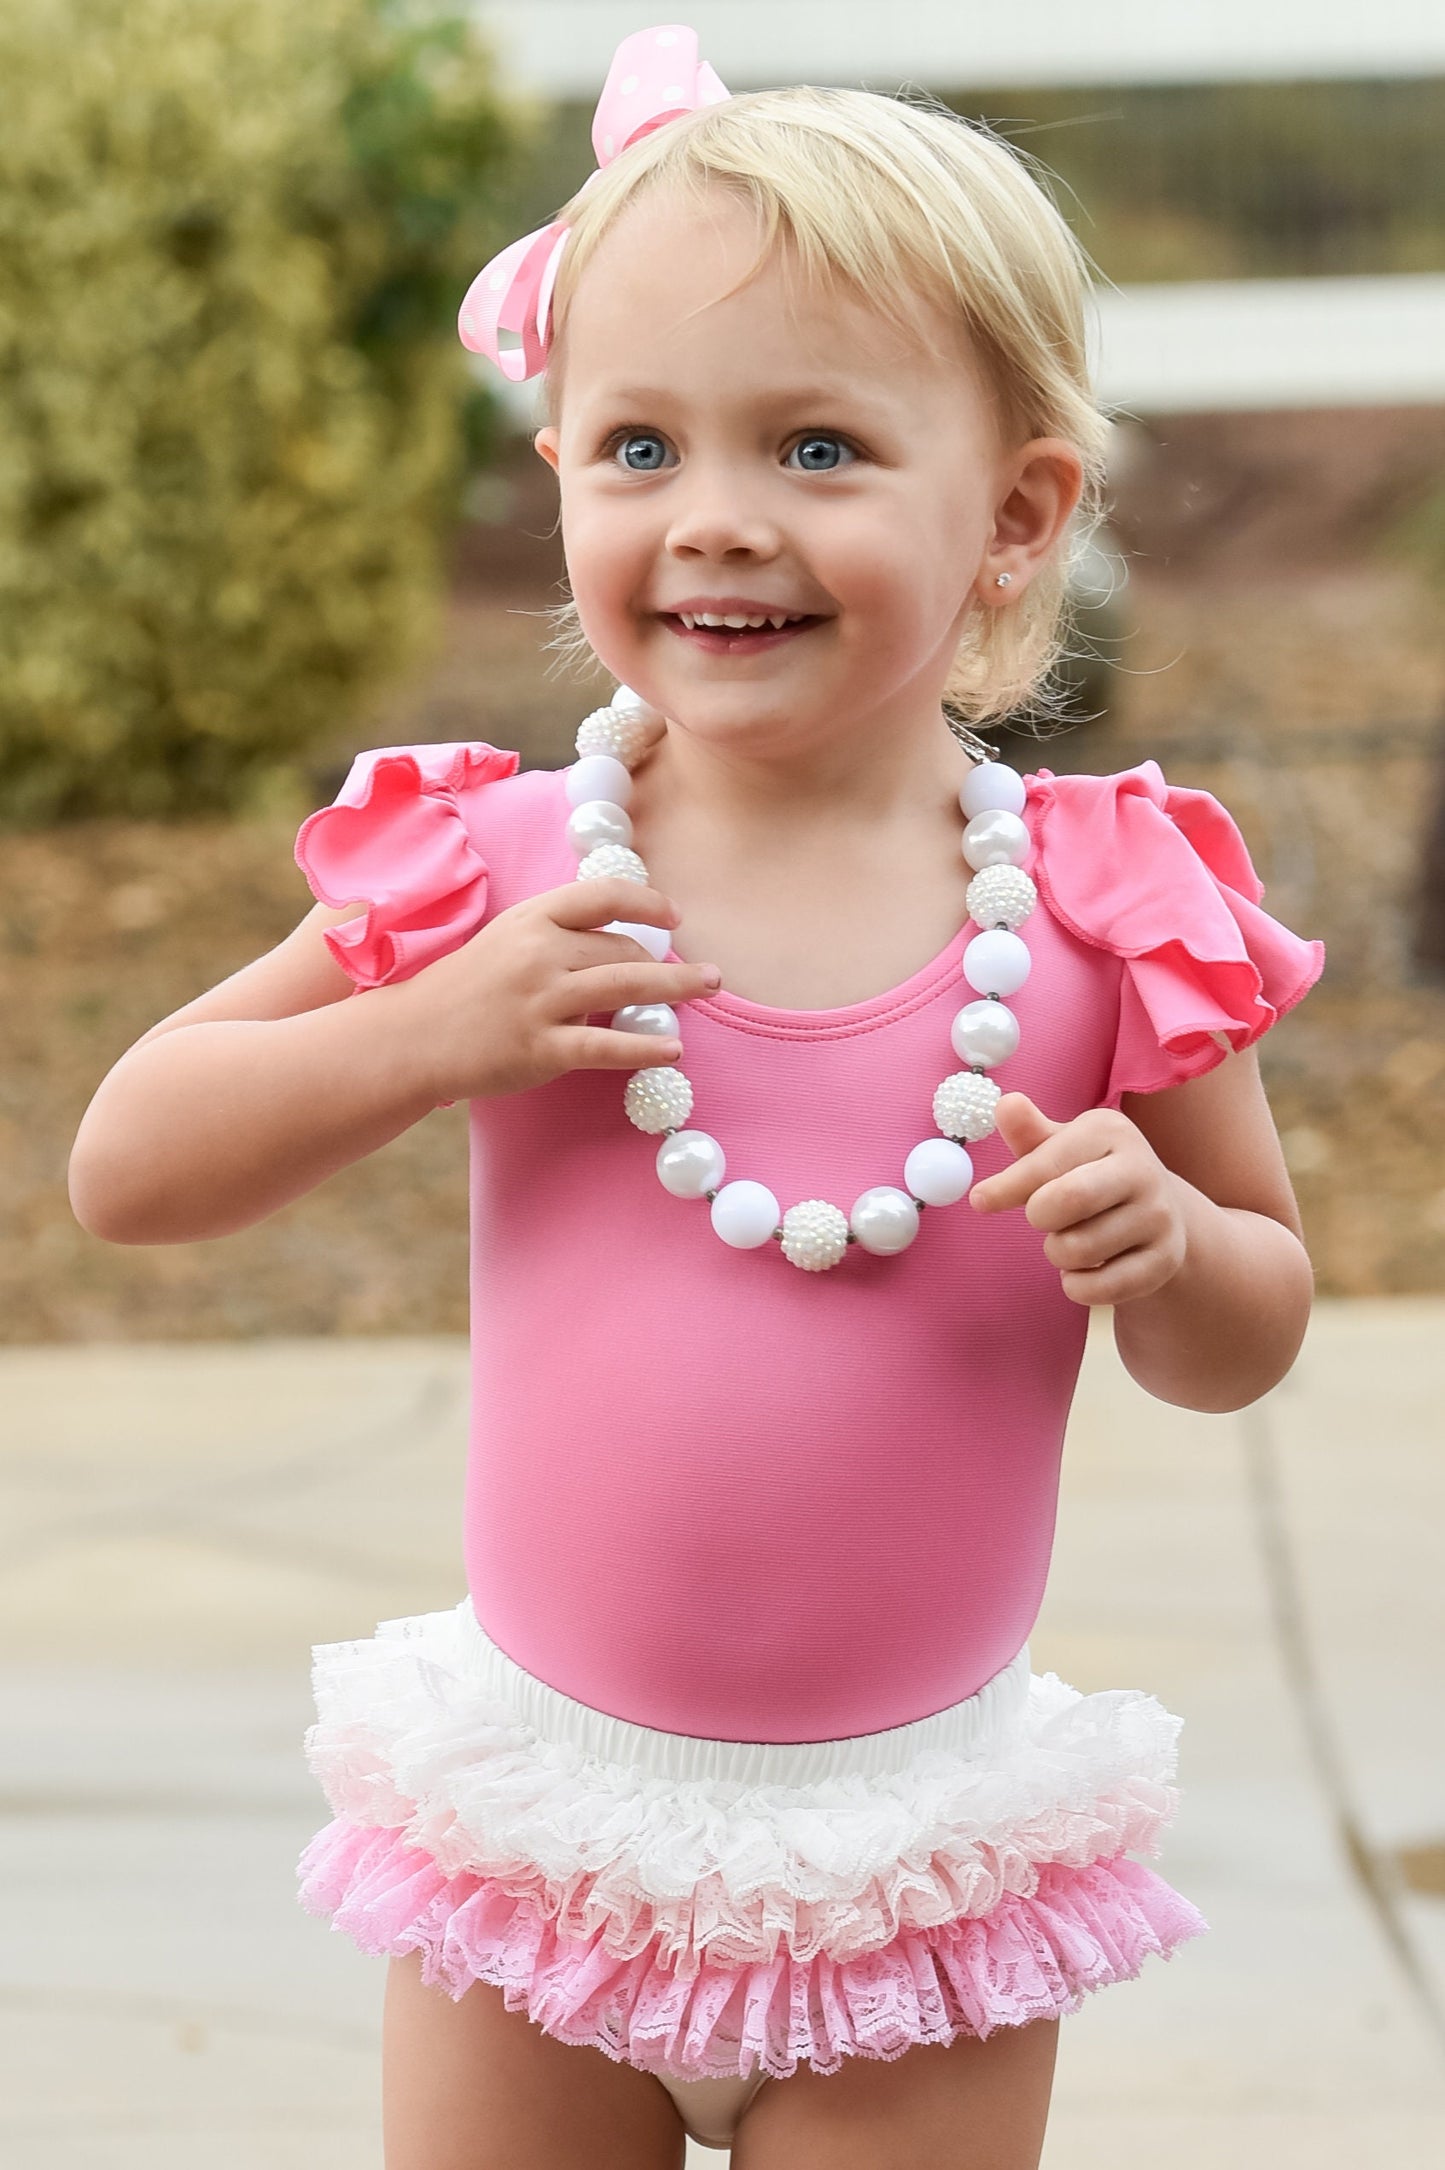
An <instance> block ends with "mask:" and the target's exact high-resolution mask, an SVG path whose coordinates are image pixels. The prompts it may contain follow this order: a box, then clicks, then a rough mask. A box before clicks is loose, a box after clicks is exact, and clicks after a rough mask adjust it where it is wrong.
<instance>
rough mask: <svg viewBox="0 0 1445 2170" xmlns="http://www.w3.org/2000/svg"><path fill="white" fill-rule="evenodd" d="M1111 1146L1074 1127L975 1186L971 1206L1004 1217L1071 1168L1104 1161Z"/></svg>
mask: <svg viewBox="0 0 1445 2170" xmlns="http://www.w3.org/2000/svg"><path fill="white" fill-rule="evenodd" d="M1108 1150H1109V1148H1108V1146H1107V1145H1105V1144H1102V1143H1101V1142H1100V1141H1099V1140H1098V1139H1097V1138H1090V1137H1089V1136H1088V1135H1087V1134H1086V1133H1083V1132H1080V1131H1078V1130H1076V1129H1074V1128H1073V1127H1072V1126H1070V1128H1069V1129H1067V1130H1060V1131H1057V1132H1056V1133H1055V1135H1054V1136H1053V1137H1052V1138H1045V1140H1044V1142H1043V1144H1042V1145H1036V1146H1035V1147H1034V1149H1033V1151H1032V1152H1031V1153H1024V1154H1023V1155H1022V1156H1021V1157H1020V1158H1019V1159H1018V1160H1016V1161H1014V1163H1013V1164H1012V1166H1011V1167H1008V1168H1000V1169H999V1170H998V1172H997V1174H995V1175H991V1176H988V1177H986V1178H985V1180H984V1181H983V1182H982V1183H975V1184H974V1186H973V1189H972V1190H971V1191H970V1192H969V1194H968V1199H969V1204H970V1205H971V1206H973V1208H974V1209H975V1211H976V1212H979V1213H1004V1212H1007V1211H1008V1209H1009V1208H1010V1207H1011V1206H1022V1205H1027V1204H1028V1202H1029V1200H1030V1198H1032V1197H1033V1195H1034V1192H1035V1191H1037V1190H1041V1189H1042V1188H1043V1186H1044V1184H1045V1183H1051V1182H1053V1181H1054V1180H1055V1178H1056V1177H1058V1176H1061V1175H1066V1174H1067V1173H1068V1171H1069V1170H1070V1169H1071V1168H1077V1167H1083V1166H1084V1165H1085V1164H1086V1163H1088V1162H1091V1161H1095V1160H1102V1159H1103V1158H1104V1157H1105V1155H1106V1154H1107V1153H1108Z"/></svg>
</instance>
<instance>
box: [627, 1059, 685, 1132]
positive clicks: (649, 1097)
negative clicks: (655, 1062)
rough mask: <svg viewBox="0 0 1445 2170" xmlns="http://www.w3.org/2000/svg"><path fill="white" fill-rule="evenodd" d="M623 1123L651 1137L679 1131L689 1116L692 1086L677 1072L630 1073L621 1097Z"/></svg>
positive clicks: (636, 1071) (666, 1070)
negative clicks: (625, 1117) (649, 1133)
mask: <svg viewBox="0 0 1445 2170" xmlns="http://www.w3.org/2000/svg"><path fill="white" fill-rule="evenodd" d="M623 1105H624V1106H625V1108H626V1109H627V1120H628V1121H629V1122H630V1123H636V1125H637V1127H638V1129H639V1130H646V1131H649V1132H651V1133H652V1134H653V1135H654V1136H655V1135H656V1133H657V1132H658V1131H660V1130H681V1128H682V1126H683V1124H684V1123H685V1122H686V1121H687V1119H688V1117H689V1115H691V1113H692V1084H691V1081H690V1080H689V1079H688V1078H686V1077H684V1076H683V1074H682V1072H681V1070H671V1069H664V1068H659V1069H656V1070H634V1071H633V1073H632V1075H631V1077H630V1078H629V1079H628V1080H627V1091H626V1093H625V1094H624V1095H623Z"/></svg>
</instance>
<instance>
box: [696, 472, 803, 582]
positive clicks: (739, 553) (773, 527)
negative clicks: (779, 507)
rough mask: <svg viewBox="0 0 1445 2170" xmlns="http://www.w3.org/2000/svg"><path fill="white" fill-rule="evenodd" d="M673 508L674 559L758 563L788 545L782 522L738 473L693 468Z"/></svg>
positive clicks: (772, 556) (773, 555)
mask: <svg viewBox="0 0 1445 2170" xmlns="http://www.w3.org/2000/svg"><path fill="white" fill-rule="evenodd" d="M671 509H672V517H671V519H670V521H669V523H668V530H667V548H668V550H669V552H670V553H671V554H672V556H674V557H678V558H709V559H713V560H715V561H717V562H719V563H721V562H724V561H726V560H728V559H731V560H733V561H734V562H736V561H737V560H739V559H745V560H749V561H751V562H754V563H758V562H764V561H766V560H767V559H769V558H774V557H776V556H777V554H778V552H779V550H780V549H781V547H782V537H781V535H780V534H779V531H778V526H777V522H776V521H775V520H774V519H773V518H772V517H771V515H770V514H769V513H768V511H767V509H766V507H765V506H763V505H762V504H761V503H760V502H759V501H758V497H757V492H756V490H755V489H753V488H750V487H749V485H748V483H747V481H746V480H745V479H744V478H743V477H742V476H740V475H739V474H738V473H737V472H736V470H731V471H730V470H728V469H727V468H725V467H709V468H703V467H701V466H699V465H697V464H693V465H692V466H691V467H690V469H689V471H688V474H687V476H686V479H685V481H683V483H682V487H681V489H680V490H679V491H678V494H677V496H676V497H675V498H674V500H673V505H672V508H671Z"/></svg>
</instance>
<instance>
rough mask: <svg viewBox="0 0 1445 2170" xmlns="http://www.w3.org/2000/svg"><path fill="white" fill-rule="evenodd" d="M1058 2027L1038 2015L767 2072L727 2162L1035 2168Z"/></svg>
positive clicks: (837, 2168)
mask: <svg viewBox="0 0 1445 2170" xmlns="http://www.w3.org/2000/svg"><path fill="white" fill-rule="evenodd" d="M1058 2036H1059V2023H1058V2021H1057V2020H1056V2019H1038V2020H1034V2021H1032V2022H1031V2024H1030V2025H1028V2026H1026V2027H999V2028H997V2029H996V2030H995V2031H994V2033H992V2034H991V2035H990V2036H989V2037H988V2040H987V2041H986V2042H980V2041H979V2040H978V2039H977V2038H976V2037H974V2036H972V2035H967V2036H961V2037H960V2038H959V2039H958V2040H957V2041H955V2042H948V2043H924V2044H921V2045H920V2046H919V2047H918V2048H917V2049H911V2050H908V2051H906V2052H905V2054H904V2055H903V2056H902V2057H896V2058H894V2060H893V2061H892V2063H891V2064H885V2063H884V2062H883V2061H882V2060H881V2059H879V2058H876V2057H848V2058H845V2059H844V2061H843V2063H842V2065H841V2066H840V2067H839V2069H838V2071H836V2072H830V2073H828V2074H827V2075H824V2074H822V2073H818V2072H813V2071H811V2070H809V2069H806V2068H801V2069H800V2070H799V2071H797V2072H795V2073H794V2074H793V2075H792V2077H791V2078H789V2079H786V2080H771V2081H769V2083H768V2084H767V2086H765V2087H763V2088H760V2089H759V2091H758V2093H757V2094H756V2095H755V2096H754V2098H753V2100H752V2102H751V2103H750V2104H749V2106H748V2108H747V2110H746V2111H745V2112H744V2114H743V2120H742V2123H741V2125H740V2126H739V2127H738V2136H737V2139H736V2140H735V2142H734V2143H733V2150H732V2170H918V2166H919V2165H920V2164H921V2163H926V2164H927V2165H928V2166H929V2170H1038V2160H1039V2156H1040V2155H1041V2153H1042V2152H1043V2145H1044V2127H1045V2125H1046V2123H1047V2122H1048V2114H1049V2096H1050V2094H1051V2092H1052V2089H1053V2083H1054V2058H1055V2056H1056V2054H1057V2051H1058Z"/></svg>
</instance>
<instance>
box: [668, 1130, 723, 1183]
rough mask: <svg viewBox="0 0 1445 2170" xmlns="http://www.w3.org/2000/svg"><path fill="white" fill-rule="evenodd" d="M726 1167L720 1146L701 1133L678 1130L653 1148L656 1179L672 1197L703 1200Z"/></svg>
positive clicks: (698, 1131)
mask: <svg viewBox="0 0 1445 2170" xmlns="http://www.w3.org/2000/svg"><path fill="white" fill-rule="evenodd" d="M726 1166H727V1160H726V1158H725V1156H724V1154H723V1149H722V1147H721V1146H720V1145H719V1144H718V1142H717V1139H716V1138H710V1137H709V1136H708V1134H707V1132H706V1131H705V1130H679V1131H678V1132H677V1133H676V1135H675V1136H673V1137H671V1138H664V1139H663V1141H662V1143H661V1145H660V1146H659V1147H658V1148H657V1180H658V1181H659V1183H661V1185H662V1187H663V1189H664V1190H666V1191H671V1192H672V1195H673V1197H674V1198H705V1197H706V1196H707V1194H708V1192H709V1191H710V1190H716V1189H717V1187H718V1185H719V1183H721V1181H722V1179H723V1170H724V1168H726Z"/></svg>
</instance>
